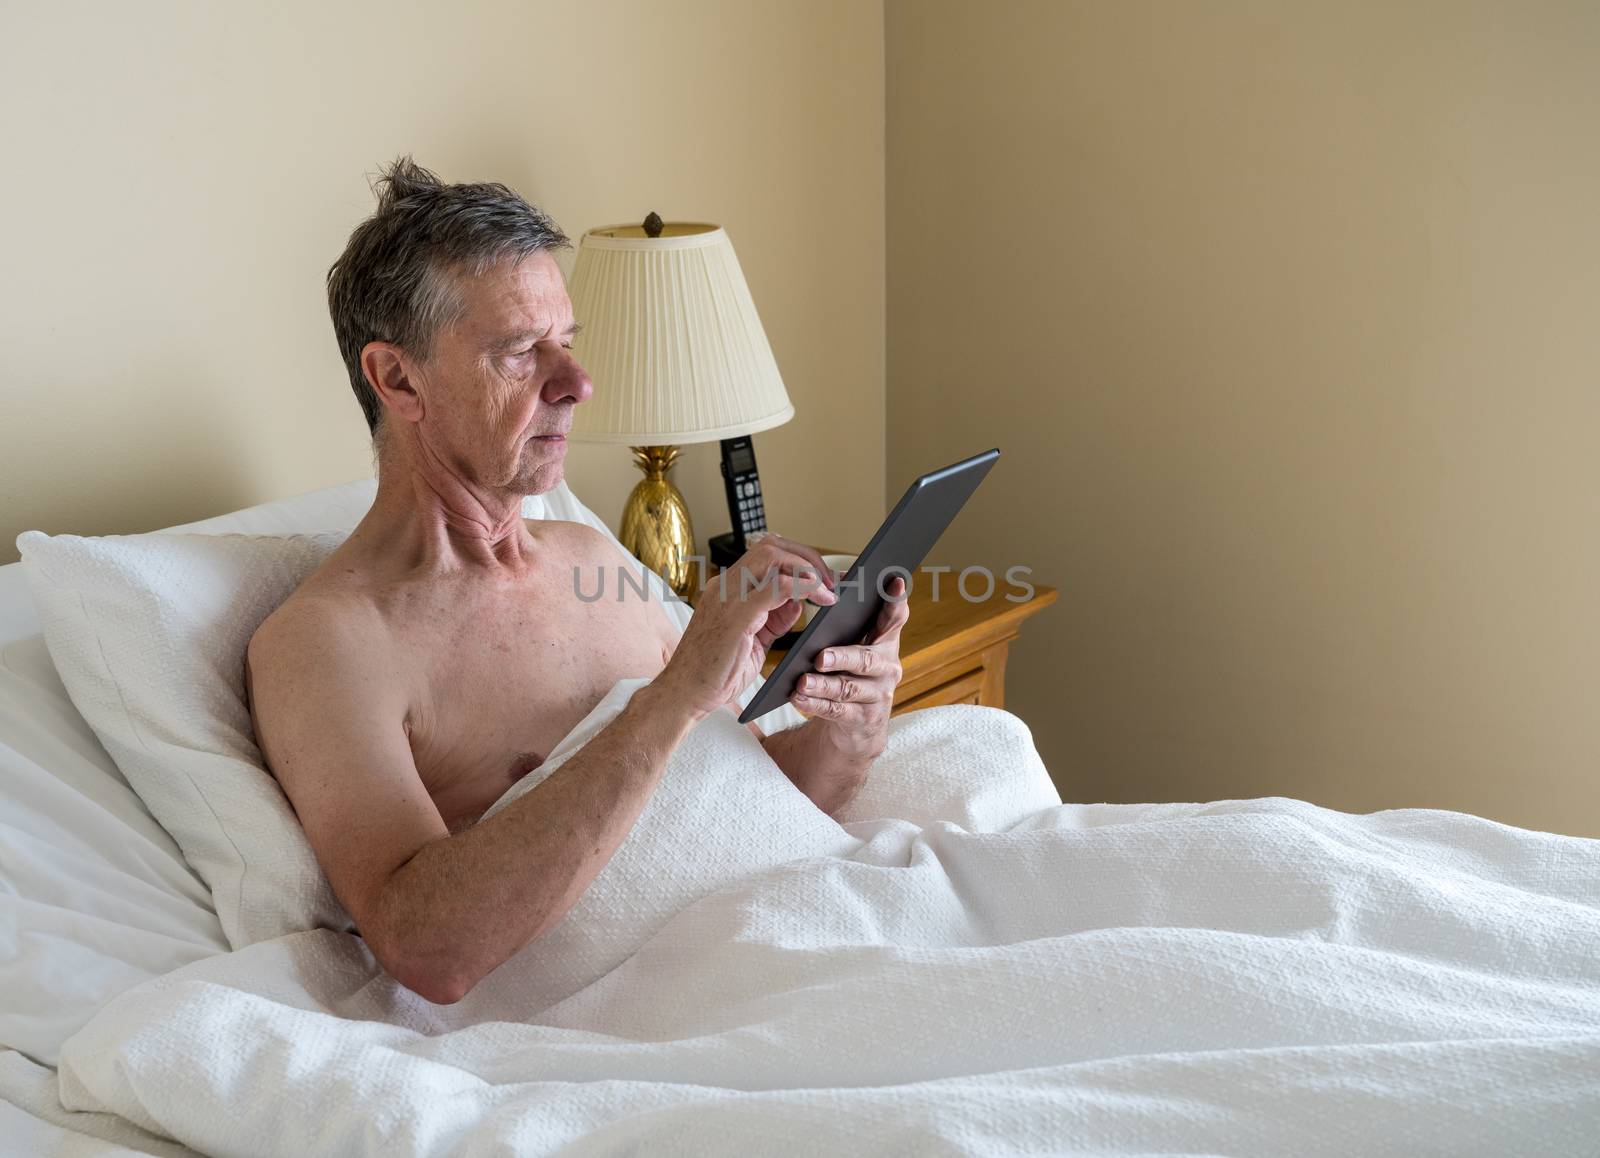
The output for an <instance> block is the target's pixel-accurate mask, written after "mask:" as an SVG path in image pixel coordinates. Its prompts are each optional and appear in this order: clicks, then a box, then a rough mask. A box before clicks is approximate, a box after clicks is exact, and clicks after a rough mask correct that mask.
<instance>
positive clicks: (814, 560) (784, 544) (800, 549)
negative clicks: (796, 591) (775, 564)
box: [745, 531, 837, 589]
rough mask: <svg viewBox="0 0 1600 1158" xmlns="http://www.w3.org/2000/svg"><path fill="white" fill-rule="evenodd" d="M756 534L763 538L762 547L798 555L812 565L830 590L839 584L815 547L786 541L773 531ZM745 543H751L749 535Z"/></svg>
mask: <svg viewBox="0 0 1600 1158" xmlns="http://www.w3.org/2000/svg"><path fill="white" fill-rule="evenodd" d="M754 533H755V534H759V535H760V536H761V540H760V545H761V546H763V547H775V548H778V549H779V550H780V551H783V552H787V553H788V554H790V555H798V556H799V557H800V558H802V559H804V560H805V561H806V562H807V563H809V564H811V566H812V569H813V570H815V571H816V573H817V576H818V577H819V578H820V579H821V580H822V582H823V584H824V585H825V586H827V587H828V588H830V589H831V588H832V587H833V586H834V585H835V583H837V580H836V579H835V578H834V574H833V569H832V568H831V567H829V566H828V565H827V564H826V563H824V562H823V561H822V552H821V551H818V550H817V549H816V548H815V547H812V546H809V545H808V544H806V543H797V542H795V541H794V540H793V539H786V538H784V537H783V536H782V535H778V534H774V533H773V532H771V531H757V532H754ZM745 542H747V543H748V542H750V536H748V535H747V536H746V537H745Z"/></svg>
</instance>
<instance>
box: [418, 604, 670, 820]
mask: <svg viewBox="0 0 1600 1158" xmlns="http://www.w3.org/2000/svg"><path fill="white" fill-rule="evenodd" d="M419 610H421V609H416V608H413V609H412V614H409V615H408V616H407V618H406V620H405V622H404V624H403V625H401V626H399V627H397V628H396V629H395V630H396V637H395V649H394V654H395V655H396V656H397V657H398V658H399V662H400V664H401V666H402V668H403V670H404V671H405V672H406V678H407V682H408V695H407V700H408V704H409V707H408V711H407V713H406V719H405V727H406V734H407V738H408V740H409V742H410V745H411V752H412V757H413V759H414V761H415V763H416V766H417V771H418V774H419V775H420V776H421V778H422V781H423V784H424V785H425V786H426V787H427V789H428V792H429V794H430V795H431V796H432V797H433V800H434V804H435V806H436V807H438V809H439V812H440V814H441V815H442V816H443V817H444V819H445V822H446V824H448V825H449V826H450V827H451V828H452V829H456V828H459V827H462V826H464V825H466V824H470V823H471V822H472V821H474V820H476V819H477V818H478V816H480V815H481V814H482V813H483V811H484V810H485V809H486V808H488V807H489V805H491V804H493V803H494V802H495V801H496V800H497V799H499V798H500V796H501V795H503V794H504V793H505V791H506V789H507V788H509V787H510V786H511V785H512V784H514V783H516V781H517V780H519V779H521V777H522V776H523V775H525V774H526V773H527V772H529V771H531V770H532V769H534V768H537V767H538V766H539V765H540V764H542V763H543V762H544V760H545V758H546V757H547V756H548V755H549V754H550V752H551V750H552V749H553V748H554V747H555V745H556V744H557V743H558V742H559V741H560V740H561V738H562V737H563V736H565V735H566V734H567V733H568V732H570V731H571V730H572V729H573V728H574V727H576V726H577V725H578V724H579V723H580V722H581V721H582V720H583V718H584V717H585V716H586V715H588V714H589V712H590V711H591V710H592V709H593V708H594V706H595V705H596V704H598V703H599V702H600V700H601V699H602V698H603V697H604V696H605V694H606V693H607V692H609V691H610V690H611V688H612V687H613V686H615V684H616V682H617V681H618V680H620V679H627V678H633V677H644V678H652V677H654V676H655V675H657V674H658V673H659V672H660V671H661V669H662V667H663V666H664V665H665V664H666V661H667V659H668V658H669V656H670V654H671V643H670V641H669V640H668V638H667V637H666V635H667V633H669V632H670V629H669V628H667V627H666V619H665V616H664V614H663V613H662V611H661V609H660V608H657V607H653V606H651V605H649V604H647V603H645V602H644V601H643V600H630V601H623V602H619V601H609V600H602V601H597V602H593V603H586V602H583V601H581V600H578V599H573V598H567V599H552V598H548V597H546V598H542V599H541V598H540V597H539V596H537V595H530V596H529V597H527V598H510V599H495V600H484V601H480V602H476V603H472V604H469V605H466V606H462V605H460V604H459V602H458V603H457V605H455V606H451V605H450V604H449V603H448V602H446V601H441V602H439V603H437V604H435V605H434V606H432V607H429V608H427V609H426V610H425V611H422V613H420V614H419V613H417V612H418V611H419Z"/></svg>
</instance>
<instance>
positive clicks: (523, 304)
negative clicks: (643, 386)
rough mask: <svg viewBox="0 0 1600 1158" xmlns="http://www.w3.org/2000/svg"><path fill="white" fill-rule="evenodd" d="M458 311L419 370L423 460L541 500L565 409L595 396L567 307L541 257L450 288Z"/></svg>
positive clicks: (558, 464)
mask: <svg viewBox="0 0 1600 1158" xmlns="http://www.w3.org/2000/svg"><path fill="white" fill-rule="evenodd" d="M457 292H458V293H459V294H460V295H461V301H462V305H463V310H462V313H461V317H460V318H459V319H457V320H456V322H455V323H454V324H453V325H449V326H445V327H443V328H442V329H441V330H440V332H439V333H438V334H436V335H435V336H434V341H433V346H432V349H431V350H430V352H429V356H428V359H427V361H426V362H424V363H422V365H421V366H420V367H419V369H420V371H421V377H422V383H421V386H420V389H419V393H421V394H422V397H423V399H424V402H425V409H426V412H425V414H424V417H423V420H422V422H420V423H419V424H418V427H417V433H418V436H419V437H420V438H421V440H422V443H423V447H424V451H425V453H429V454H431V455H433V456H434V457H436V458H437V459H438V460H439V461H440V462H441V463H443V464H444V465H446V466H447V467H449V468H450V469H452V470H454V471H455V472H457V473H458V474H460V475H462V476H463V477H464V478H465V479H467V480H468V481H470V482H473V483H476V484H478V485H480V486H484V487H489V488H493V489H498V490H504V491H509V492H512V493H515V494H524V495H535V494H542V493H544V492H545V491H547V490H549V489H550V488H551V487H553V486H555V485H556V484H557V483H559V482H560V481H561V477H562V467H563V464H564V462H565V460H566V457H567V442H566V439H565V438H564V437H558V438H543V437H540V436H542V435H551V434H554V435H565V433H566V432H567V431H568V430H569V429H571V427H572V410H573V407H575V406H577V405H578V403H580V402H582V401H584V400H585V399H586V398H588V397H589V395H590V394H592V393H594V388H593V385H592V384H591V383H590V381H589V376H588V375H587V374H585V373H584V372H583V367H582V366H580V365H578V363H577V361H576V360H574V358H573V357H572V349H571V346H572V336H573V334H574V333H575V332H576V329H577V327H576V326H575V325H574V324H573V317H572V302H571V300H570V299H568V297H567V289H566V286H565V284H563V282H562V280H561V270H560V268H559V267H558V266H557V265H556V263H555V260H554V259H553V258H552V257H551V256H550V255H549V254H548V253H542V252H541V253H535V254H533V255H532V256H531V257H528V258H526V259H524V260H523V261H521V262H519V263H517V264H516V265H515V266H513V265H511V264H510V263H509V262H502V263H501V264H500V265H498V266H495V267H494V268H492V269H490V270H489V271H487V272H486V273H485V274H484V275H483V276H482V277H480V278H476V279H471V280H468V279H463V280H462V281H461V282H460V283H459V284H458V287H457Z"/></svg>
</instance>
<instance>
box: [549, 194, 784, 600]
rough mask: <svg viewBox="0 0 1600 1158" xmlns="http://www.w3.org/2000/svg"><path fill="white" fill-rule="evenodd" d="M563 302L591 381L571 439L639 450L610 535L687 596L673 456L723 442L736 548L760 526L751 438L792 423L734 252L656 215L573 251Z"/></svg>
mask: <svg viewBox="0 0 1600 1158" xmlns="http://www.w3.org/2000/svg"><path fill="white" fill-rule="evenodd" d="M567 293H568V295H569V296H570V297H571V299H572V311H573V316H574V317H576V318H577V319H578V320H579V321H580V322H582V323H583V329H582V331H581V332H580V333H579V334H578V336H577V337H576V338H574V339H573V347H574V349H573V353H574V355H575V356H576V357H577V359H578V361H579V362H580V363H582V365H583V368H584V369H585V370H586V371H588V374H589V377H590V379H591V381H592V382H593V383H594V393H593V395H591V396H590V398H589V400H588V401H587V402H585V403H584V404H583V405H582V406H579V407H578V408H577V409H576V410H575V411H574V412H573V425H572V430H571V433H570V435H569V437H571V438H573V439H577V440H581V441H587V442H610V443H620V444H622V445H626V446H630V447H632V448H633V459H634V463H635V464H636V465H637V466H638V467H639V469H640V470H642V471H644V475H645V477H644V478H643V479H642V480H641V481H640V482H639V484H638V485H637V486H636V487H634V488H633V493H632V494H630V495H629V496H628V501H627V503H626V505H625V506H624V507H623V511H622V527H621V530H620V531H619V532H618V535H617V537H618V538H619V539H620V540H622V545H623V546H625V547H627V548H628V550H630V551H632V552H633V553H634V554H635V555H636V556H638V558H639V561H640V562H642V563H643V564H644V565H645V566H646V567H649V568H650V569H651V570H652V571H655V572H656V573H657V574H659V575H660V576H661V577H662V578H663V579H665V580H666V581H667V584H668V585H669V586H670V587H671V588H672V589H673V591H675V592H676V593H677V594H678V595H679V596H683V597H687V596H688V595H689V592H690V590H691V589H692V580H691V573H690V570H691V569H690V565H689V563H690V556H692V555H693V554H694V528H693V523H692V522H691V520H690V518H689V507H688V504H686V503H685V502H684V499H683V494H682V493H681V492H680V491H679V490H678V488H677V487H676V486H675V485H673V483H672V481H671V480H670V479H669V478H667V472H668V471H669V470H671V469H672V466H673V464H674V463H675V462H676V461H677V460H678V454H679V451H678V447H679V446H681V445H683V444H685V443H690V442H710V441H712V440H713V439H719V440H722V443H723V474H724V477H725V478H727V479H728V480H729V481H728V484H727V485H728V496H729V500H728V501H729V512H730V514H732V515H734V516H735V521H734V533H735V535H736V536H737V537H738V541H739V543H740V544H741V546H742V543H743V531H744V530H746V529H755V528H756V526H758V525H760V526H764V518H761V516H762V515H763V513H764V509H765V508H764V506H763V505H762V504H761V502H760V498H761V496H760V491H759V485H760V484H759V482H754V483H753V484H752V482H751V481H750V477H749V476H751V475H753V474H754V466H755V458H754V453H753V451H752V450H751V448H750V443H749V438H748V436H749V435H751V434H754V433H756V432H757V431H761V430H767V429H770V428H771V427H774V426H779V425H782V424H783V423H785V422H787V421H789V419H791V418H793V417H794V407H793V406H792V405H790V403H789V395H788V393H787V392H786V391H785V390H784V388H783V378H782V377H781V376H780V375H779V374H778V364H777V362H776V361H774V360H773V357H772V347H771V346H769V345H768V344H767V335H766V331H765V330H763V329H762V328H761V319H760V317H759V316H757V314H756V307H755V303H754V302H753V301H751V299H750V289H749V287H748V286H747V285H746V284H745V280H744V273H743V271H742V270H740V268H739V259H738V257H737V256H736V255H735V254H734V252H733V242H731V241H730V240H729V239H728V234H727V233H726V232H725V231H724V230H723V229H722V227H721V226H719V225H710V224H706V223H703V222H693V221H663V220H661V218H660V217H658V216H657V215H656V214H654V213H651V214H650V216H648V217H647V218H645V221H644V224H642V225H607V226H604V227H602V228H598V229H591V230H589V231H588V232H586V233H585V234H584V235H583V237H582V239H581V240H580V241H579V242H578V256H577V260H576V262H575V263H574V265H573V270H572V277H571V279H570V283H569V285H568V287H567ZM745 461H748V463H749V467H750V471H749V475H740V476H738V478H739V480H740V481H737V482H736V481H735V476H733V475H731V474H730V469H729V467H730V463H732V464H733V465H734V467H735V469H738V468H739V467H740V466H742V465H743V463H744V462H745ZM736 491H737V492H738V493H737V495H736ZM736 500H737V501H736ZM746 512H748V515H747V514H746ZM740 518H746V519H747V521H746V522H745V524H744V526H743V527H741V524H740ZM757 520H759V521H757Z"/></svg>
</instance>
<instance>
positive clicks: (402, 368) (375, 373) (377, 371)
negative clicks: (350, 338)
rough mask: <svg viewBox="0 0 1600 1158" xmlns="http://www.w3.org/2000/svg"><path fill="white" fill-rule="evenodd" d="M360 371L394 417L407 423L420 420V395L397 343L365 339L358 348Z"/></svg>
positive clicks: (408, 363)
mask: <svg viewBox="0 0 1600 1158" xmlns="http://www.w3.org/2000/svg"><path fill="white" fill-rule="evenodd" d="M361 371H362V373H364V374H365V375H366V376H367V384H368V385H370V386H371V387H372V388H373V389H374V390H375V391H377V393H378V397H379V398H381V399H382V400H383V403H384V405H385V406H386V407H387V408H388V409H389V410H391V411H393V412H394V414H395V415H396V416H398V417H399V418H402V419H405V420H407V421H410V422H416V421H418V420H419V419H421V417H422V414H423V409H424V407H423V403H422V395H421V394H419V393H418V392H417V389H416V387H415V386H414V385H413V384H412V382H411V373H412V367H411V361H410V359H409V358H407V357H406V354H405V351H403V350H402V349H401V348H400V347H399V346H396V345H395V344H394V343H393V342H368V343H367V344H366V345H365V346H363V347H361Z"/></svg>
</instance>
